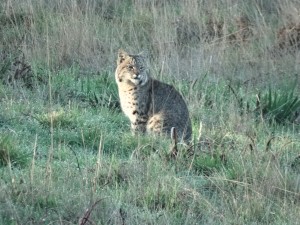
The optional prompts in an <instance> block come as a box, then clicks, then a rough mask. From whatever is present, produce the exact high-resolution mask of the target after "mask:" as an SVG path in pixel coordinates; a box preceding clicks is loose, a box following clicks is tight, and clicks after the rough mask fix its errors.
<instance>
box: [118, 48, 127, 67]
mask: <svg viewBox="0 0 300 225" xmlns="http://www.w3.org/2000/svg"><path fill="white" fill-rule="evenodd" d="M127 57H129V55H128V53H127V52H125V51H124V50H123V49H119V51H118V60H117V64H118V65H119V64H120V63H122V62H123V61H124V60H125V59H126V58H127Z"/></svg>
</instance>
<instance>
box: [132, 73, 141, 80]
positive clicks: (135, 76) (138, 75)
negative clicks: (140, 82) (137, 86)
mask: <svg viewBox="0 0 300 225" xmlns="http://www.w3.org/2000/svg"><path fill="white" fill-rule="evenodd" d="M132 78H133V79H139V78H140V74H133V76H132Z"/></svg>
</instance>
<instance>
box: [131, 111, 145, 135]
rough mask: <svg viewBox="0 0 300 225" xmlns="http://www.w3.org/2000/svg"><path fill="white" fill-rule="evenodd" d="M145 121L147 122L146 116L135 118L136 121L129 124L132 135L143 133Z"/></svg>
mask: <svg viewBox="0 0 300 225" xmlns="http://www.w3.org/2000/svg"><path fill="white" fill-rule="evenodd" d="M147 121H148V117H147V116H146V115H144V116H139V117H136V119H135V120H134V121H132V122H131V130H132V133H133V134H137V133H145V132H146V124H147Z"/></svg>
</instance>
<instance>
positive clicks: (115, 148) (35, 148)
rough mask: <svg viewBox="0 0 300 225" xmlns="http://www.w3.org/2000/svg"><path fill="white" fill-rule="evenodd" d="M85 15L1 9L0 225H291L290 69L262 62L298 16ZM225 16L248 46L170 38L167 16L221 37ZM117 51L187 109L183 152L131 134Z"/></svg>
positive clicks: (68, 10) (263, 8) (169, 6)
mask: <svg viewBox="0 0 300 225" xmlns="http://www.w3.org/2000/svg"><path fill="white" fill-rule="evenodd" d="M88 3H89V4H90V5H88ZM88 3H86V1H66V2H61V1H55V0H54V1H51V2H48V1H35V0H34V1H24V2H23V3H22V4H19V1H5V4H3V5H1V6H0V25H1V26H2V28H3V29H1V30H0V40H1V42H0V43H1V44H0V59H2V58H3V62H2V63H0V73H1V74H0V79H1V82H0V108H1V112H0V224H8V225H16V224H278V225H279V224H299V220H300V217H299V211H300V195H299V193H300V181H299V172H300V171H299V168H300V167H299V149H300V141H299V140H300V135H299V133H300V127H299V121H298V120H299V116H298V114H299V110H300V109H299V106H298V105H297V104H298V100H299V95H300V93H299V82H298V80H299V79H297V78H298V76H299V75H298V74H299V68H298V64H297V56H295V55H292V54H290V55H285V56H280V55H278V56H275V57H274V56H272V55H271V53H270V55H268V54H269V52H271V50H272V48H273V47H274V48H275V46H276V37H275V36H276V35H275V34H276V31H277V29H278V27H280V26H281V24H285V20H286V18H290V17H293V15H289V13H290V10H289V8H290V7H293V8H297V7H296V5H297V3H292V2H291V3H289V2H276V3H274V5H272V6H271V5H269V4H267V3H264V2H262V1H257V4H256V3H255V4H253V3H244V2H239V3H238V4H236V5H235V6H234V7H231V6H232V5H231V3H230V1H225V3H226V4H225V5H226V6H228V7H224V5H223V4H221V3H220V2H218V1H211V2H206V3H201V5H200V4H198V3H196V1H161V2H160V1H153V2H151V3H146V2H143V1H129V0H128V1H122V2H120V1H118V0H113V1H88ZM10 4H11V5H12V6H13V7H10V6H9V5H10ZM200 6H201V7H200ZM275 9H276V10H275ZM278 9H280V10H278ZM207 11H211V14H207ZM279 11H280V13H278V12H279ZM187 12H189V13H187ZM238 15H248V17H249V19H250V20H251V22H252V24H253V26H254V27H253V29H254V31H255V32H254V33H257V34H256V35H257V36H256V37H255V36H254V37H253V38H252V39H251V40H250V41H249V42H245V43H238V42H237V43H229V42H227V41H226V40H225V38H224V37H222V38H220V39H214V40H213V41H212V42H205V41H203V40H202V39H201V38H202V36H201V35H202V34H201V35H200V34H195V33H194V34H193V33H187V35H183V37H186V39H181V40H178V39H177V37H176V35H177V34H176V21H177V19H178V18H180V17H184V19H185V20H184V21H185V23H182V24H181V25H180V26H189V22H191V24H197V26H199V28H201V29H202V30H203V29H204V27H205V26H207V22H208V21H209V19H210V16H213V17H214V19H216V20H223V22H224V23H225V25H226V26H225V28H224V29H227V30H225V31H226V32H227V34H228V32H231V31H237V30H238V29H237V27H236V25H235V22H234V21H235V16H238ZM293 18H294V17H293ZM296 22H297V20H296ZM201 29H200V30H201ZM180 30H185V31H186V32H189V31H188V30H189V29H185V28H184V27H181V29H180ZM226 32H225V33H226ZM193 35H196V36H197V35H198V36H199V37H201V38H200V39H201V40H200V41H199V42H195V41H194V40H195V36H193ZM228 35H229V34H228ZM179 41H180V43H179ZM179 44H182V46H178V45H179ZM120 47H122V48H124V49H126V50H128V51H132V52H133V53H137V52H140V51H141V50H144V49H146V50H148V51H149V55H150V63H151V65H152V73H153V76H154V77H156V78H158V79H160V80H163V81H165V82H167V83H170V84H172V85H174V86H175V87H176V89H177V90H178V91H179V92H180V93H182V95H183V96H184V98H185V99H186V102H187V104H188V108H189V111H190V116H191V120H192V124H193V141H192V144H191V146H189V147H187V146H184V145H181V144H179V145H178V155H177V157H174V156H173V155H172V153H171V149H172V143H171V140H169V139H168V137H156V136H150V135H137V136H133V135H132V134H131V131H130V124H129V121H128V119H127V118H126V117H125V115H124V114H123V113H122V112H121V109H120V104H119V101H118V92H117V86H116V84H115V81H114V70H115V61H116V59H115V58H116V54H117V50H118V48H120ZM181 47H184V48H182V49H181ZM269 50H270V51H269ZM20 52H22V54H24V56H25V58H24V60H23V61H22V63H19V62H18V60H17V59H19V58H20V56H19V53H20ZM5 54H7V56H5ZM27 65H29V66H30V68H31V71H30V72H28V73H26V72H20V70H18V72H16V71H17V70H16V68H15V67H14V66H16V67H17V68H19V69H22V68H23V69H24V68H25V67H26V66H27ZM18 66H19V67H18ZM16 74H17V76H16ZM269 90H270V91H269ZM258 100H259V101H260V104H258ZM278 115H279V116H281V118H280V119H279V121H276V116H278ZM282 115H283V116H282ZM274 117H275V118H274ZM283 117H284V118H283ZM282 118H283V119H282ZM270 121H271V122H270Z"/></svg>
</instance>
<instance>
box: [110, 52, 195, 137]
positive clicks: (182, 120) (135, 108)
mask: <svg viewBox="0 0 300 225" xmlns="http://www.w3.org/2000/svg"><path fill="white" fill-rule="evenodd" d="M146 62H147V59H146V57H145V56H144V55H142V54H138V55H131V54H128V53H127V52H125V51H123V50H119V52H118V60H117V69H116V73H115V78H116V82H117V84H118V90H119V97H120V103H121V107H122V110H123V112H124V113H125V115H126V116H127V117H128V118H129V120H130V122H131V128H132V130H133V132H134V133H137V132H142V133H145V132H147V133H155V134H161V133H165V134H168V135H170V132H171V128H172V127H175V128H176V131H177V134H178V137H179V138H182V139H183V140H184V141H188V140H190V138H191V135H192V128H191V121H190V119H189V112H188V109H187V106H186V103H185V102H184V100H183V98H182V96H181V95H180V94H179V93H178V91H176V90H175V88H174V87H173V86H171V85H168V84H165V83H163V82H160V81H158V80H155V79H153V78H151V77H150V73H149V67H148V66H147V63H146Z"/></svg>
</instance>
